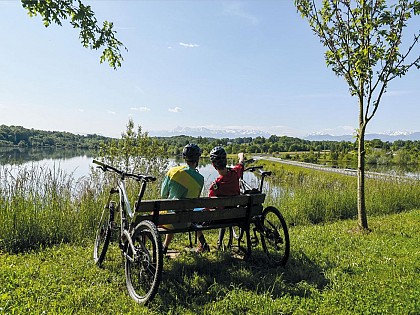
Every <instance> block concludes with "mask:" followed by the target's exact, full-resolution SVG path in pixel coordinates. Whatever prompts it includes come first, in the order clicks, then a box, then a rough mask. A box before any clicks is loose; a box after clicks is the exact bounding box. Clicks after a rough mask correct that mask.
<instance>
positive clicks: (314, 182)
mask: <svg viewBox="0 0 420 315" xmlns="http://www.w3.org/2000/svg"><path fill="white" fill-rule="evenodd" d="M259 163H261V164H262V165H264V168H265V169H267V170H271V171H273V173H274V176H272V177H270V178H269V179H268V184H267V190H266V192H267V199H266V204H267V205H268V204H270V205H274V206H276V207H277V208H279V210H280V211H281V212H282V213H283V215H284V216H285V217H286V220H287V221H288V223H289V224H290V225H301V224H317V223H323V222H332V221H336V220H340V219H352V218H356V216H357V179H356V177H352V176H347V175H342V174H336V173H327V172H322V171H318V170H312V169H304V168H301V167H296V166H291V165H285V164H280V163H273V162H265V161H264V162H263V161H261V162H259ZM419 196H420V181H418V180H414V179H413V180H408V179H407V180H401V179H398V178H394V179H392V178H390V179H371V178H369V179H366V207H367V211H368V215H384V214H393V213H399V212H401V211H409V210H413V209H418V208H419V207H420V198H419Z"/></svg>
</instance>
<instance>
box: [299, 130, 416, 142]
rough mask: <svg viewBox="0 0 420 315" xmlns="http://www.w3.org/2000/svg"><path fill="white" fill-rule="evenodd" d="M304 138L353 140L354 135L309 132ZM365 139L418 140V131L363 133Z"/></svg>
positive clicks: (314, 139)
mask: <svg viewBox="0 0 420 315" xmlns="http://www.w3.org/2000/svg"><path fill="white" fill-rule="evenodd" d="M304 139H305V140H310V141H323V140H325V141H355V136H353V135H341V136H333V135H329V134H311V135H308V136H306V137H304ZM365 139H366V140H373V139H380V140H382V141H388V142H394V141H397V140H404V141H407V140H411V141H420V132H411V133H399V132H394V133H390V134H385V133H368V134H366V135H365Z"/></svg>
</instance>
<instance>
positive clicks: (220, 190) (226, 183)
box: [197, 146, 244, 252]
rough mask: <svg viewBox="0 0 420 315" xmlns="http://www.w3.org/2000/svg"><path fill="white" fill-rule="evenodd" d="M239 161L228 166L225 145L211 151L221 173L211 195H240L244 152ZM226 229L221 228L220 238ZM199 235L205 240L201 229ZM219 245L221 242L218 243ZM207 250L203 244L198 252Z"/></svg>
mask: <svg viewBox="0 0 420 315" xmlns="http://www.w3.org/2000/svg"><path fill="white" fill-rule="evenodd" d="M238 158H239V162H238V164H236V165H235V166H234V167H233V168H230V167H229V168H228V167H226V165H227V154H226V151H225V149H224V148H223V147H220V146H217V147H215V148H213V149H212V150H211V151H210V160H211V163H212V164H213V167H214V168H215V169H216V170H217V172H218V173H219V176H218V177H217V178H216V180H215V181H214V182H213V183H212V184H211V186H210V189H209V197H221V196H236V195H239V193H240V191H239V179H240V178H241V177H242V174H243V172H244V154H243V153H242V152H241V153H239V154H238ZM224 233H225V229H220V232H219V240H220V239H221V238H223V235H224ZM197 236H198V237H199V239H201V240H205V238H204V235H203V233H202V232H201V231H199V232H197ZM218 246H219V244H218ZM202 251H205V249H204V248H202V246H200V245H199V246H198V248H197V252H202Z"/></svg>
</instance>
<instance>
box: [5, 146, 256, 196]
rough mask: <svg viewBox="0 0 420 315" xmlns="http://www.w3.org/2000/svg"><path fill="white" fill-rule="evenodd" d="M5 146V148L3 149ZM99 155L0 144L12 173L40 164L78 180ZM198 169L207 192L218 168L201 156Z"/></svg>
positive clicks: (175, 160)
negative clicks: (8, 146)
mask: <svg viewBox="0 0 420 315" xmlns="http://www.w3.org/2000/svg"><path fill="white" fill-rule="evenodd" d="M1 149H3V150H1ZM95 157H96V155H95V153H94V152H92V151H86V150H77V149H74V150H65V149H55V148H51V149H50V148H43V149H27V148H12V149H10V148H9V149H8V150H5V149H4V148H0V167H2V168H3V169H7V170H8V172H10V173H11V174H15V173H17V170H18V168H21V167H29V168H31V167H36V166H41V167H42V168H44V169H55V170H57V169H60V170H62V171H64V172H65V173H67V174H71V175H72V176H73V177H74V179H75V180H78V179H80V178H82V177H84V176H88V175H89V174H90V169H91V167H94V164H93V163H92V160H93V158H95ZM236 162H237V161H234V160H229V161H228V163H229V164H231V165H233V164H234V163H236ZM181 164H184V160H183V159H182V158H180V157H179V158H172V159H170V163H169V165H170V166H175V165H181ZM198 171H199V172H200V174H202V175H203V177H204V187H203V195H206V194H207V192H208V190H209V188H210V185H211V183H212V182H213V181H214V180H215V179H216V177H217V176H218V174H217V172H216V170H215V169H214V168H213V166H212V165H211V163H210V159H208V158H202V159H200V164H199V166H198ZM244 178H245V180H246V181H247V182H249V183H250V184H251V186H255V187H258V179H257V178H256V177H255V175H254V174H252V173H246V174H245V175H244Z"/></svg>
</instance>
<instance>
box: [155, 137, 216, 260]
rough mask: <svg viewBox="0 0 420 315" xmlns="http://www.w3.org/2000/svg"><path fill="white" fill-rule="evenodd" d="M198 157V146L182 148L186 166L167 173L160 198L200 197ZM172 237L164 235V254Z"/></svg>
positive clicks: (200, 177)
mask: <svg viewBox="0 0 420 315" xmlns="http://www.w3.org/2000/svg"><path fill="white" fill-rule="evenodd" d="M200 156H201V149H200V147H199V146H198V145H196V144H193V143H191V144H187V145H186V146H185V147H184V149H183V151H182V157H183V158H184V160H185V162H186V165H181V166H175V167H172V168H171V169H170V170H169V171H168V172H167V174H166V176H165V178H164V180H163V183H162V187H161V196H162V198H169V199H181V198H197V197H200V195H201V190H202V189H203V185H204V177H203V175H201V174H200V173H199V172H198V170H197V166H198V162H199V160H200ZM164 227H165V228H168V229H170V228H172V227H171V226H164ZM173 237H174V235H173V234H166V237H165V242H164V243H163V253H164V254H166V252H167V250H168V247H169V244H170V243H171V241H172V239H173ZM204 243H205V242H204ZM204 243H203V244H204ZM207 246H208V245H207Z"/></svg>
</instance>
